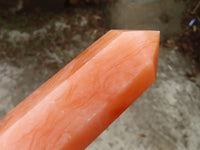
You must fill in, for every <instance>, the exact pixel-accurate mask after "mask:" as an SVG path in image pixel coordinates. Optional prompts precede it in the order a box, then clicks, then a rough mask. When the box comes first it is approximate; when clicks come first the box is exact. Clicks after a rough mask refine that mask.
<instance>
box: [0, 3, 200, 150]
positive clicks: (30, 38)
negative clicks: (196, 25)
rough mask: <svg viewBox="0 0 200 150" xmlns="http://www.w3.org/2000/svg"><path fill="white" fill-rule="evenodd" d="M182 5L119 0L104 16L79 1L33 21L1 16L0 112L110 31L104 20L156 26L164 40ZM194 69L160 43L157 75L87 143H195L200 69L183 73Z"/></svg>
mask: <svg viewBox="0 0 200 150" xmlns="http://www.w3.org/2000/svg"><path fill="white" fill-rule="evenodd" d="M184 9H185V3H184V2H182V1H174V0H142V1H138V0H132V1H131V0H129V1H128V0H123V1H121V2H118V3H116V4H114V5H112V6H111V7H110V8H109V10H110V11H109V12H110V13H108V14H107V15H109V17H108V18H109V19H107V18H103V16H104V15H105V14H102V13H101V11H97V10H93V9H89V10H88V9H87V11H85V10H84V9H83V10H82V9H80V8H78V9H76V11H75V12H74V13H76V15H73V17H69V16H68V15H66V14H63V13H59V14H57V15H51V19H49V16H48V15H47V16H45V17H42V18H41V22H42V23H40V24H33V26H31V25H30V24H32V22H29V20H28V21H27V20H26V19H23V18H21V20H23V22H25V23H24V24H20V23H19V24H18V26H16V27H15V26H12V25H11V24H9V25H7V24H6V23H7V22H4V21H5V20H3V21H2V20H0V27H1V28H0V48H1V52H0V58H1V59H0V117H2V116H3V115H5V114H6V113H7V112H9V111H10V110H11V109H12V108H13V107H14V106H16V105H17V104H18V103H19V102H20V101H21V100H23V99H24V98H25V97H26V96H28V95H29V94H30V93H31V92H33V91H34V90H35V89H36V88H37V87H39V86H40V85H41V84H42V83H43V82H44V81H46V80H47V79H49V78H50V77H51V76H52V75H53V74H54V73H55V72H57V71H58V70H59V69H60V68H62V66H64V65H65V64H66V63H67V62H69V61H70V60H71V59H72V58H74V57H75V56H77V55H78V54H79V53H80V52H81V51H83V50H84V49H85V48H87V47H88V46H89V45H90V44H91V43H92V42H93V41H95V40H96V39H97V38H98V37H99V36H101V35H102V34H104V33H105V32H106V31H107V30H109V27H107V26H106V25H105V21H104V20H105V19H107V21H108V22H109V23H110V27H111V28H118V29H133V30H136V29H154V30H160V31H161V40H167V39H168V38H169V37H171V36H174V35H176V34H178V33H179V32H180V31H181V28H180V21H181V19H180V17H181V15H182V12H183V11H184ZM88 12H89V13H88ZM106 12H107V11H106ZM91 14H92V15H91ZM48 20H51V21H48ZM7 21H8V22H10V23H12V21H13V20H9V19H8V20H7ZM27 24H28V25H29V27H28V28H25V27H24V26H27ZM47 35H48V36H47ZM48 37H51V38H48ZM20 43H23V44H20ZM2 44H3V45H2ZM2 49H3V51H2ZM21 52H23V53H21ZM194 68H195V67H194V62H193V61H192V59H190V58H188V57H185V56H183V55H182V54H181V53H180V52H179V51H178V48H177V47H176V46H174V47H171V48H165V47H163V46H162V45H161V47H160V53H159V62H158V73H157V80H156V82H155V83H154V84H153V85H152V86H151V87H150V88H149V89H148V90H147V91H146V92H145V93H144V94H143V95H142V96H141V97H140V98H139V99H138V100H137V101H136V102H135V103H134V104H133V105H131V107H130V108H128V109H127V110H126V111H125V112H124V113H123V114H122V115H121V116H120V117H119V118H118V119H117V120H116V121H115V122H114V123H113V124H112V125H111V126H110V127H109V128H108V129H107V130H105V131H104V132H103V133H102V134H101V135H100V136H99V137H98V138H97V139H96V140H95V141H94V142H93V143H92V144H91V145H90V146H89V147H88V148H87V150H199V149H200V140H199V137H200V117H199V116H200V101H199V100H200V92H199V91H200V89H199V88H200V74H199V73H198V72H197V75H196V76H195V77H194V78H192V79H191V78H188V76H187V74H188V73H190V72H193V70H194Z"/></svg>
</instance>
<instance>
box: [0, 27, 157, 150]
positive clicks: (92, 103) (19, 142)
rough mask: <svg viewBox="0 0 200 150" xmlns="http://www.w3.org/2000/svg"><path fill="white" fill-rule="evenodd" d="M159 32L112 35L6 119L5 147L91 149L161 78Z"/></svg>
mask: <svg viewBox="0 0 200 150" xmlns="http://www.w3.org/2000/svg"><path fill="white" fill-rule="evenodd" d="M159 35H160V32H159V31H120V30H111V31H109V32H108V33H106V34H105V35H104V36H103V37H101V38H100V39H99V40H97V41H96V42H95V43H94V44H92V45H91V46H90V47H89V48H88V49H86V50H85V51H84V52H83V53H82V54H80V55H79V56H78V57H77V58H75V59H74V60H73V61H71V62H70V63H69V64H68V65H66V66H65V67H64V68H63V69H62V70H60V71H59V72H58V73H57V74H56V75H54V76H53V77H52V78H51V79H50V80H48V81H47V82H46V83H44V84H43V85H42V86H41V87H40V88H38V89H37V90H36V91H35V92H33V93H32V94H31V95H30V96H29V97H27V98H26V99H25V100H24V101H22V102H21V103H20V104H19V105H18V106H16V107H15V108H14V109H13V110H12V111H10V112H9V113H8V114H7V115H6V116H5V117H3V118H2V119H1V120H0V149H1V150H83V149H85V148H86V147H87V146H88V145H89V144H90V143H91V142H92V141H93V140H94V139H95V138H96V137H97V136H98V135H99V134H100V133H101V132H103V131H104V130H105V129H106V128H107V127H108V126H109V125H110V124H111V123H112V122H113V121H114V120H115V119H116V118H117V117H118V116H119V115H120V114H121V113H122V112H123V111H124V110H126V108H128V107H129V106H130V105H131V104H132V103H133V102H134V101H135V100H136V99H137V98H138V97H139V96H140V95H141V94H142V93H143V92H144V91H145V90H146V89H147V88H148V87H149V86H150V85H151V84H152V83H153V82H154V81H155V78H156V68H157V61H158V49H159Z"/></svg>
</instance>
